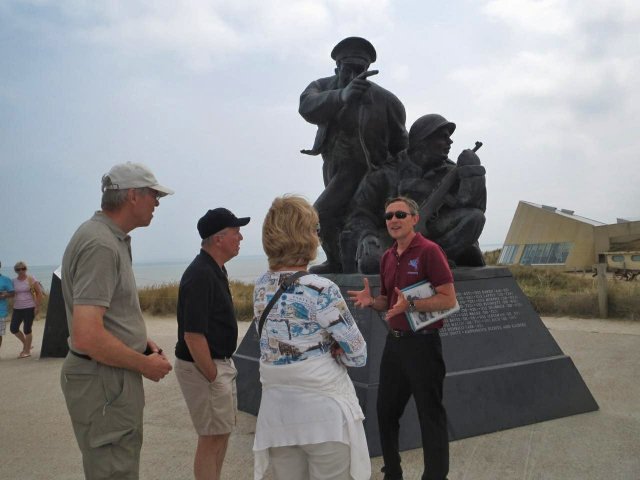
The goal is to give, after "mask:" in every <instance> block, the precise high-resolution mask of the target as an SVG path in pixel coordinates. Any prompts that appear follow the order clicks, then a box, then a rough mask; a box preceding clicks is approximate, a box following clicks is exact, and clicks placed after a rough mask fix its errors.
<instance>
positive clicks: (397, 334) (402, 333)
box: [389, 328, 438, 338]
mask: <svg viewBox="0 0 640 480" xmlns="http://www.w3.org/2000/svg"><path fill="white" fill-rule="evenodd" d="M434 333H438V329H437V328H424V329H422V330H418V331H417V332H414V331H413V330H394V329H390V330H389V335H391V336H392V337H394V338H403V337H415V336H416V335H433V334H434Z"/></svg>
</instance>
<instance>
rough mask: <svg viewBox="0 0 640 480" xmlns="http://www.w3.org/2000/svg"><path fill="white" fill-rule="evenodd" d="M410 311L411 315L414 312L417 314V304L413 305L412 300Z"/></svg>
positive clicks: (410, 301)
mask: <svg viewBox="0 0 640 480" xmlns="http://www.w3.org/2000/svg"><path fill="white" fill-rule="evenodd" d="M409 311H410V312H411V313H413V312H415V311H416V304H415V303H413V299H412V300H409Z"/></svg>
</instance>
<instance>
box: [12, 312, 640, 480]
mask: <svg viewBox="0 0 640 480" xmlns="http://www.w3.org/2000/svg"><path fill="white" fill-rule="evenodd" d="M543 321H544V323H545V325H546V326H547V327H548V328H549V330H550V331H551V333H552V335H553V337H554V338H555V339H556V341H557V342H558V344H559V345H560V347H561V348H562V350H563V351H564V353H565V354H567V355H569V356H571V357H572V359H573V361H574V363H575V364H576V366H577V368H578V370H579V371H580V373H581V375H582V376H583V378H584V380H585V382H586V383H587V385H588V387H589V388H590V390H591V392H592V394H593V395H594V397H595V398H596V401H597V402H598V404H599V405H600V410H599V411H596V412H591V413H587V414H582V415H576V416H572V417H566V418H562V419H558V420H552V421H547V422H542V423H538V424H534V425H529V426H525V427H520V428H515V429H511V430H506V431H502V432H497V433H492V434H488V435H482V436H479V437H474V438H469V439H465V440H459V441H455V442H452V443H451V473H450V475H449V479H450V480H470V479H473V480H496V479H501V480H509V479H513V480H516V479H517V480H537V479H557V480H572V479H575V480H600V479H623V480H625V479H629V480H637V479H638V478H640V441H639V439H640V401H639V400H638V399H640V382H638V381H637V368H638V365H640V322H632V321H615V320H606V321H605V320H582V319H580V320H578V319H570V318H544V319H543ZM147 325H148V329H149V334H150V336H151V337H152V338H153V339H154V340H156V341H157V342H158V343H159V344H160V345H161V346H162V347H163V348H164V349H165V350H166V351H167V352H168V353H169V355H170V357H171V361H172V362H173V346H174V344H175V339H176V327H175V319H173V318H151V317H148V318H147ZM248 325H249V324H248V323H241V324H240V326H241V332H242V333H244V331H245V330H246V328H247V327H248ZM43 329H44V321H43V320H40V321H38V322H36V323H35V324H34V334H35V335H34V336H35V340H34V350H33V355H32V357H30V358H26V359H17V358H16V356H17V354H18V352H19V350H20V348H19V347H20V344H19V342H18V340H17V339H16V338H15V337H14V336H13V335H11V334H9V332H8V329H7V335H6V336H5V337H4V342H3V344H2V347H1V348H0V385H1V387H0V388H1V393H0V425H1V428H0V451H1V452H2V462H1V464H0V479H2V480H16V479H20V480H23V479H24V480H40V479H43V480H44V479H55V480H81V479H82V478H83V475H82V467H81V459H80V454H79V451H78V448H77V445H76V443H75V438H74V436H73V432H72V429H71V424H70V422H69V419H68V416H67V412H66V408H65V405H64V399H63V397H62V393H61V391H60V387H59V372H60V365H61V363H62V359H39V350H40V345H41V342H42V332H43ZM145 389H146V402H147V405H146V409H145V433H144V445H143V449H142V459H141V478H142V479H148V480H151V479H161V480H164V479H167V480H180V479H185V480H186V479H190V478H193V477H192V473H191V469H192V458H193V452H194V449H195V443H196V436H195V433H194V431H193V427H192V425H191V422H190V419H189V415H188V413H187V409H186V406H185V404H184V400H183V398H182V395H181V393H180V389H179V387H178V384H177V382H176V378H175V376H174V375H173V374H170V375H169V376H168V377H167V378H165V379H164V380H162V381H161V382H159V383H153V382H150V381H146V380H145ZM254 428H255V418H254V417H253V416H251V415H248V414H245V413H242V412H241V413H239V416H238V425H237V430H236V431H235V432H234V433H233V434H232V436H231V440H230V444H229V449H228V453H227V459H226V461H225V464H224V468H223V472H222V477H223V478H224V479H229V480H232V479H234V480H235V479H240V480H244V479H247V480H249V479H251V478H253V473H252V471H253V470H252V467H253V454H252V451H251V446H252V442H253V432H254ZM402 458H403V467H404V469H405V479H407V480H409V479H411V480H413V479H419V478H420V474H421V470H422V454H421V451H420V450H412V451H408V452H403V454H402ZM372 465H373V472H374V473H373V477H372V478H373V479H382V474H381V473H379V471H380V467H381V465H382V462H381V458H380V457H376V458H373V459H372Z"/></svg>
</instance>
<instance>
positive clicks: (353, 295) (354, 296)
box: [347, 277, 373, 308]
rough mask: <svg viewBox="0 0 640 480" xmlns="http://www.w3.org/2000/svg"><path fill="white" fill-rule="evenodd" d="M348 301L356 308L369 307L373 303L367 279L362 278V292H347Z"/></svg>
mask: <svg viewBox="0 0 640 480" xmlns="http://www.w3.org/2000/svg"><path fill="white" fill-rule="evenodd" d="M347 294H349V300H351V301H352V302H353V303H354V305H355V306H356V307H358V308H366V307H370V306H371V304H372V303H373V297H372V296H371V288H369V279H368V278H367V277H364V288H363V289H362V290H347Z"/></svg>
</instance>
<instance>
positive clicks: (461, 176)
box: [341, 114, 487, 274]
mask: <svg viewBox="0 0 640 480" xmlns="http://www.w3.org/2000/svg"><path fill="white" fill-rule="evenodd" d="M455 129H456V125H455V124H454V123H452V122H449V121H447V120H446V119H445V118H444V117H442V116H441V115H438V114H429V115H424V116H423V117H420V118H419V119H418V120H416V121H415V123H414V124H413V125H412V127H411V129H410V131H409V148H408V149H407V150H406V151H403V152H401V154H400V155H399V163H398V164H395V163H391V164H387V165H385V166H383V167H382V168H380V169H378V170H376V171H374V172H371V173H369V174H368V175H367V176H366V177H365V178H364V179H363V181H362V182H361V184H360V186H359V187H358V190H357V191H356V194H355V195H354V199H353V201H352V203H351V205H350V208H349V211H350V215H349V218H348V220H347V222H346V228H345V230H344V231H343V233H342V236H341V247H342V263H343V267H344V272H345V273H353V272H356V271H358V272H360V273H364V274H375V273H378V272H379V264H380V257H381V255H382V252H384V250H385V249H386V248H388V247H389V246H390V244H391V239H390V238H389V236H388V234H387V233H386V226H385V221H384V218H383V215H384V203H385V201H386V199H387V198H392V197H396V196H407V197H409V198H411V199H413V200H415V201H416V203H417V204H418V205H420V212H419V215H420V221H419V223H418V225H417V231H419V232H420V233H422V234H423V235H424V236H425V237H427V238H429V239H430V240H432V241H434V242H436V243H438V244H439V245H440V246H441V247H442V248H443V250H444V251H445V252H446V254H447V257H448V259H449V262H450V263H451V264H452V265H454V266H455V265H457V266H470V267H471V266H473V267H475V266H483V265H484V264H485V263H484V259H483V257H482V252H481V251H480V248H479V246H478V238H479V237H480V234H481V233H482V229H483V227H484V223H485V216H484V212H485V209H486V199H487V191H486V184H485V168H484V167H483V166H482V165H481V164H480V159H479V158H478V156H477V155H476V153H475V150H477V149H478V148H479V146H476V148H475V149H474V150H464V151H463V152H462V153H461V154H460V156H459V157H458V162H457V163H454V162H452V161H451V160H449V158H448V156H449V150H450V148H451V144H452V143H453V142H452V140H451V135H452V134H453V132H454V131H455ZM478 145H481V144H478Z"/></svg>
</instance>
